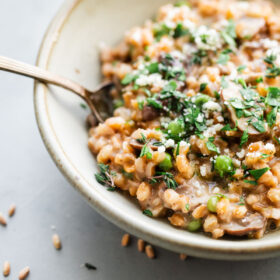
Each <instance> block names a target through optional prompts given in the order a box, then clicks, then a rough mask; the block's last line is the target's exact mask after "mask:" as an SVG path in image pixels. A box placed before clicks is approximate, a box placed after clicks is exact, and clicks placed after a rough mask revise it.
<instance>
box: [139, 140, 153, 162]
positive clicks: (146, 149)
mask: <svg viewBox="0 0 280 280" xmlns="http://www.w3.org/2000/svg"><path fill="white" fill-rule="evenodd" d="M144 156H146V158H147V159H152V158H153V154H152V152H151V149H150V148H149V147H148V143H145V144H144V146H143V147H142V149H141V152H140V157H144Z"/></svg>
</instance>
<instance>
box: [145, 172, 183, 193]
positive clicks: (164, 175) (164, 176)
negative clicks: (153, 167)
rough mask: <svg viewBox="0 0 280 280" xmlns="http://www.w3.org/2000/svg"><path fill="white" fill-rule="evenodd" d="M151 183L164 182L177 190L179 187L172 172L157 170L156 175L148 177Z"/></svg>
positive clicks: (169, 187)
mask: <svg viewBox="0 0 280 280" xmlns="http://www.w3.org/2000/svg"><path fill="white" fill-rule="evenodd" d="M148 180H149V182H150V183H151V184H156V183H160V182H162V181H163V182H164V183H165V184H166V187H167V188H168V189H173V190H175V189H176V188H177V187H178V184H177V182H176V181H175V179H174V175H173V174H172V173H170V172H156V174H155V176H153V177H150V178H148Z"/></svg>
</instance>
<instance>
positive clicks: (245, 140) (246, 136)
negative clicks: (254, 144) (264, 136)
mask: <svg viewBox="0 0 280 280" xmlns="http://www.w3.org/2000/svg"><path fill="white" fill-rule="evenodd" d="M248 138H249V134H248V130H245V131H244V132H243V134H242V136H241V140H240V147H242V146H243V145H244V144H245V143H247V142H248Z"/></svg>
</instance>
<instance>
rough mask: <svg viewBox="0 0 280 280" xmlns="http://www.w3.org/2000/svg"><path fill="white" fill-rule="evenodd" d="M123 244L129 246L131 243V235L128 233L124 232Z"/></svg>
mask: <svg viewBox="0 0 280 280" xmlns="http://www.w3.org/2000/svg"><path fill="white" fill-rule="evenodd" d="M121 243H122V246H123V247H127V246H128V245H129V243H130V235H129V234H128V233H126V234H124V235H123V237H122V242H121Z"/></svg>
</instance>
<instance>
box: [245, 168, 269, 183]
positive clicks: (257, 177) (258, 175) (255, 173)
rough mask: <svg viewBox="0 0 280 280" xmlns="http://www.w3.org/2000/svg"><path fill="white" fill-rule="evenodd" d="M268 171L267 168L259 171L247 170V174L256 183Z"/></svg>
mask: <svg viewBox="0 0 280 280" xmlns="http://www.w3.org/2000/svg"><path fill="white" fill-rule="evenodd" d="M269 169H270V168H269V167H265V168H261V169H253V170H249V171H248V172H249V173H250V175H252V176H253V177H254V178H255V180H256V181H258V180H259V179H260V178H261V177H262V175H263V174H264V173H266V172H267V171H268V170H269Z"/></svg>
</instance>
